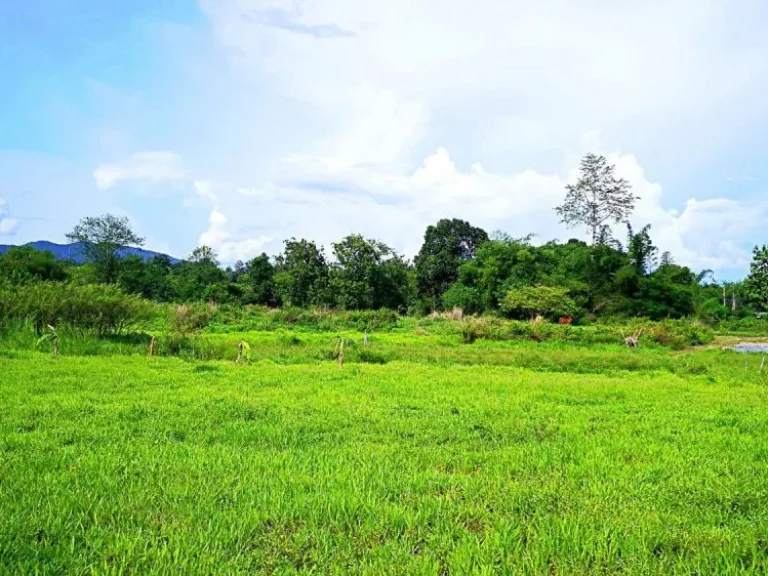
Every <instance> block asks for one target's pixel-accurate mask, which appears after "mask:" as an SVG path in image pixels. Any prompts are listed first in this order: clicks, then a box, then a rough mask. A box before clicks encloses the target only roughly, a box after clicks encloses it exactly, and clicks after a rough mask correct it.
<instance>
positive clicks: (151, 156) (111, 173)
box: [93, 152, 185, 190]
mask: <svg viewBox="0 0 768 576" xmlns="http://www.w3.org/2000/svg"><path fill="white" fill-rule="evenodd" d="M184 177H185V172H184V169H183V167H182V163H181V158H180V157H179V156H178V155H177V154H174V153H173V152H139V153H137V154H134V155H133V156H131V157H130V158H128V159H127V160H124V161H122V162H115V163H112V164H102V165H101V166H99V167H98V168H96V170H94V171H93V178H94V179H95V180H96V186H97V188H98V189H99V190H109V189H110V188H113V187H114V186H116V185H118V184H120V183H121V182H125V181H139V180H144V181H148V182H167V181H173V180H182V179H184Z"/></svg>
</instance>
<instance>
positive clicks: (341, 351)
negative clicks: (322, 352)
mask: <svg viewBox="0 0 768 576" xmlns="http://www.w3.org/2000/svg"><path fill="white" fill-rule="evenodd" d="M339 368H344V339H342V340H341V345H340V346H339Z"/></svg>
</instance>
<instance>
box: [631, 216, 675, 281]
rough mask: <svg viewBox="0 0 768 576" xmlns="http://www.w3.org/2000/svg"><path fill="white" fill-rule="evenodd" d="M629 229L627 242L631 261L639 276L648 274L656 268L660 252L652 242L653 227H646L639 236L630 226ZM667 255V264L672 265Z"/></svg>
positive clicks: (648, 225)
mask: <svg viewBox="0 0 768 576" xmlns="http://www.w3.org/2000/svg"><path fill="white" fill-rule="evenodd" d="M627 229H628V230H629V238H628V241H627V255H628V256H629V261H630V263H631V264H632V266H634V267H635V270H637V273H638V274H640V275H645V274H648V273H650V271H651V269H652V268H654V267H655V266H656V254H658V252H659V250H658V249H657V248H656V247H655V246H654V245H653V241H652V240H651V235H650V230H651V225H650V224H647V225H645V226H644V227H643V229H642V230H640V232H638V233H637V234H635V233H634V232H633V231H632V226H630V225H629V224H627ZM667 255H668V256H667V264H671V261H670V260H671V256H669V253H668V252H667Z"/></svg>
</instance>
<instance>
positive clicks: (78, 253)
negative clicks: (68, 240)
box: [0, 240, 180, 264]
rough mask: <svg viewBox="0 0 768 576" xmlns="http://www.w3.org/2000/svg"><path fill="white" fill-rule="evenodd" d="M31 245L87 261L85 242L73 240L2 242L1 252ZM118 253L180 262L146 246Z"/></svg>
mask: <svg viewBox="0 0 768 576" xmlns="http://www.w3.org/2000/svg"><path fill="white" fill-rule="evenodd" d="M18 247H29V248H35V249H36V250H43V251H48V252H50V253H51V254H53V257H54V258H55V259H56V260H72V261H74V262H77V263H78V264H82V263H83V262H85V252H84V249H83V248H84V243H83V242H73V243H72V244H57V243H56V242H50V241H48V240H37V241H35V242H27V243H26V244H19V245H15V244H0V254H5V253H6V252H8V250H10V249H11V248H18ZM118 255H119V256H120V257H121V258H125V257H127V256H139V257H140V258H142V259H143V260H145V261H146V260H151V259H152V258H155V257H157V256H167V257H168V258H169V259H170V261H171V262H172V263H174V264H176V263H178V262H180V260H179V259H178V258H174V257H173V256H169V255H168V254H163V253H162V252H155V251H154V250H145V249H144V248H135V247H132V246H126V247H123V248H120V249H118Z"/></svg>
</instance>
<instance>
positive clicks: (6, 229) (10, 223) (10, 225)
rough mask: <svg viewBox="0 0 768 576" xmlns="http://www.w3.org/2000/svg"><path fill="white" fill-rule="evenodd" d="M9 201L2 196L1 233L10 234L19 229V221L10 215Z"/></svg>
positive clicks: (0, 202)
mask: <svg viewBox="0 0 768 576" xmlns="http://www.w3.org/2000/svg"><path fill="white" fill-rule="evenodd" d="M9 214H10V212H9V209H8V201H7V200H5V199H4V198H0V234H2V235H3V236H10V235H12V234H15V233H16V231H17V230H18V229H19V221H18V220H16V219H15V218H11V217H10V216H9Z"/></svg>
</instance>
